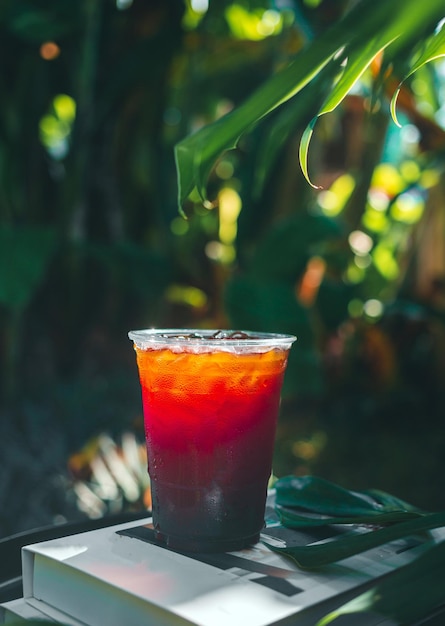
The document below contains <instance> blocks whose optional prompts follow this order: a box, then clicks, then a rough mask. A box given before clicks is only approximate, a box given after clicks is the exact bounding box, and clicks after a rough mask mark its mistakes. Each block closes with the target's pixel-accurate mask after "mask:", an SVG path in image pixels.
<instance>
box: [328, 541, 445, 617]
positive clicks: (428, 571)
mask: <svg viewBox="0 0 445 626" xmlns="http://www.w3.org/2000/svg"><path fill="white" fill-rule="evenodd" d="M444 571H445V541H442V542H440V543H439V544H437V545H435V546H433V547H431V548H430V549H429V550H428V551H427V552H425V553H424V554H422V555H421V556H419V557H417V559H415V560H414V561H412V562H411V563H409V564H407V565H404V566H402V567H401V568H400V569H398V570H396V571H395V572H394V573H393V574H392V575H391V576H389V577H387V578H385V579H383V580H381V581H380V582H378V583H377V584H376V585H375V586H374V587H373V588H372V589H370V590H368V591H366V592H365V593H362V594H360V595H359V596H357V597H356V598H354V599H353V600H351V601H350V602H347V603H346V604H344V605H343V606H341V607H339V608H338V609H336V610H335V611H333V612H332V613H329V614H328V615H326V616H325V617H324V618H323V619H321V620H320V621H319V622H318V623H317V626H327V625H328V624H331V622H333V621H334V620H335V619H336V618H337V617H340V616H341V615H345V614H351V613H361V612H365V611H366V612H368V611H372V612H373V613H378V614H379V615H382V616H385V617H387V618H390V619H395V620H396V621H397V622H398V623H400V624H407V623H409V624H412V623H413V622H417V620H420V619H422V618H424V617H425V616H426V615H428V614H430V613H431V612H432V611H434V610H435V609H437V608H438V607H440V606H441V605H443V603H444V602H445V576H444Z"/></svg>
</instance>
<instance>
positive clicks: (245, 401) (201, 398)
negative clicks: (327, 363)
mask: <svg viewBox="0 0 445 626" xmlns="http://www.w3.org/2000/svg"><path fill="white" fill-rule="evenodd" d="M136 351H137V358H138V366H139V374H140V380H141V386H142V399H143V405H144V415H145V434H146V441H147V452H148V464H149V466H148V467H149V474H150V479H151V486H152V499H153V522H154V526H155V529H156V530H157V531H158V534H159V537H160V538H161V539H162V540H163V541H164V542H165V543H166V544H167V545H169V546H171V547H175V548H178V549H183V550H195V551H196V550H198V551H208V550H235V549H240V548H242V547H245V546H246V545H249V544H252V543H255V541H257V540H258V537H259V532H260V531H261V528H262V527H263V523H264V506H265V499H266V493H267V484H268V480H269V477H270V473H271V465H272V454H273V447H274V438H275V427H276V420H277V415H278V407H279V400H280V391H281V385H282V379H283V375H284V370H285V367H286V362H287V350H270V351H269V352H265V353H256V354H255V353H249V354H233V353H229V352H222V351H221V352H218V351H216V352H212V353H201V354H194V353H191V352H176V353H175V352H172V351H170V350H166V349H156V350H153V349H149V350H139V349H137V350H136Z"/></svg>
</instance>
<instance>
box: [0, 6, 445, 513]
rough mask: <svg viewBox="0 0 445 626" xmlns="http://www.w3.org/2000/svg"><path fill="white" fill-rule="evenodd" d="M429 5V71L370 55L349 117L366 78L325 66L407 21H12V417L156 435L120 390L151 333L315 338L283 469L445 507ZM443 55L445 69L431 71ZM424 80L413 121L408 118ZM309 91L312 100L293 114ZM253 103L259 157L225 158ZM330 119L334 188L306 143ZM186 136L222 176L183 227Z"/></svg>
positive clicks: (0, 178)
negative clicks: (138, 331) (25, 413)
mask: <svg viewBox="0 0 445 626" xmlns="http://www.w3.org/2000/svg"><path fill="white" fill-rule="evenodd" d="M399 4H401V5H404V3H399V2H398V5H399ZM360 5H363V7H365V8H366V11H364V12H363V14H361V12H360V8H361V7H360ZM413 6H414V5H413V2H412V0H410V2H408V3H406V6H404V9H403V12H402V13H401V15H402V16H403V19H404V20H405V21H404V22H403V23H404V24H408V25H409V32H408V30H407V31H406V36H407V37H408V35H409V37H415V38H416V41H417V44H416V49H415V50H414V49H413V50H412V52H413V54H414V53H416V54H418V55H419V56H417V57H415V56H413V55H411V54H410V55H409V58H410V63H409V64H408V62H407V63H406V64H403V63H402V64H401V65H398V64H394V65H393V67H394V68H395V69H394V73H393V74H389V70H390V65H389V63H388V64H387V63H386V61H383V62H382V63H380V65H379V60H380V61H382V59H380V57H379V56H378V55H377V56H376V55H375V54H374V56H373V57H372V61H373V62H372V63H368V61H369V58H368V57H366V56H365V57H360V59H361V61H362V65H361V66H360V67H361V69H363V72H360V75H359V76H357V81H356V82H354V81H350V80H349V79H350V78H351V75H350V74H349V79H348V80H349V82H348V80H347V77H348V74H347V73H344V74H343V76H344V82H343V86H342V88H341V89H340V91H341V96H342V97H341V98H338V99H337V100H336V101H335V104H336V106H335V107H332V109H333V110H332V111H329V112H327V111H325V110H324V107H325V108H326V102H328V103H329V102H330V103H331V104H332V103H333V100H332V98H333V96H332V86H333V81H334V83H335V81H336V80H337V79H338V76H339V71H341V68H342V67H344V65H345V63H346V60H347V59H346V58H345V57H341V56H340V57H338V58H336V59H335V58H334V57H333V58H332V62H329V63H328V64H326V65H324V64H323V63H322V61H323V59H325V56H326V54H332V53H333V51H334V49H337V48H338V47H339V46H340V44H341V41H342V37H343V38H344V37H345V36H346V35H348V38H347V41H346V40H345V43H347V44H348V45H349V46H352V48H350V50H351V51H357V50H358V48H357V46H358V47H360V46H361V45H362V43H363V44H365V43H366V37H372V32H371V30H370V29H372V27H376V24H377V25H378V24H381V23H382V20H384V15H385V14H387V13H388V11H389V10H390V8H389V7H390V3H387V2H385V1H384V0H379V1H373V2H369V1H368V0H365V1H363V0H361V1H358V2H357V1H352V0H351V1H348V0H344V1H342V2H339V1H337V0H335V1H334V0H320V1H314V0H312V1H309V0H286V2H280V3H278V2H272V1H268V0H250V1H243V2H241V1H240V2H231V1H229V0H221V1H219V2H215V1H212V0H210V2H208V3H207V2H205V1H204V0H201V1H198V0H194V1H192V0H187V2H185V1H183V0H162V1H161V0H115V1H113V0H80V1H78V2H74V1H73V0H67V1H65V2H62V3H61V2H56V0H38V1H36V2H33V3H31V4H30V3H29V2H25V0H6V1H5V2H3V3H2V4H1V6H0V52H1V58H2V62H1V66H0V89H1V93H2V98H1V99H0V217H1V225H0V259H1V265H0V320H1V325H0V359H1V363H0V367H1V380H0V382H1V397H2V402H3V403H5V404H7V403H9V405H12V406H13V404H14V402H19V403H20V402H25V401H26V402H30V403H36V404H37V405H38V404H39V403H42V402H47V403H49V404H50V405H51V409H52V410H53V411H54V412H55V413H56V416H55V419H59V420H62V422H63V420H66V423H67V424H68V423H69V425H70V427H69V432H70V437H71V439H70V441H71V443H72V446H73V447H74V448H79V447H80V446H81V445H82V443H83V441H86V440H87V439H88V437H89V436H90V435H93V434H97V432H99V431H102V430H103V428H104V424H109V425H110V430H114V431H115V430H116V429H117V427H118V425H119V424H121V426H122V429H124V428H127V427H129V426H131V425H134V421H133V420H134V418H135V415H134V414H130V413H131V410H130V409H128V416H127V415H123V414H122V406H125V407H127V405H126V402H125V401H123V402H121V396H120V393H121V392H120V390H121V389H127V386H126V384H125V383H122V386H121V387H120V386H119V385H118V384H117V383H115V381H116V378H117V377H119V376H121V377H123V378H125V377H128V378H130V379H131V380H132V381H133V380H134V381H136V376H137V374H136V367H135V363H134V359H133V353H132V350H131V345H130V344H129V342H128V340H127V336H126V333H127V330H129V329H130V328H136V327H146V326H151V325H155V326H163V327H168V326H173V327H187V326H188V327H218V328H220V327H230V326H233V327H235V326H236V327H240V328H241V327H242V328H247V329H252V330H265V331H267V330H270V331H277V332H279V331H281V332H291V333H295V334H296V335H297V336H298V342H297V344H296V345H295V346H294V348H293V350H292V354H291V358H290V363H289V369H288V372H287V376H286V381H285V389H284V401H283V411H282V418H281V420H280V425H279V431H278V439H277V454H276V466H275V471H276V473H277V474H279V475H280V474H284V473H296V474H305V473H312V472H318V473H320V474H322V475H324V476H326V477H328V478H331V479H333V480H335V481H336V482H339V483H341V484H344V485H345V486H349V487H351V488H352V487H354V486H355V487H360V486H369V485H372V486H376V487H380V488H385V489H388V490H389V491H392V492H395V493H398V494H399V495H400V496H401V497H405V498H406V499H408V500H411V501H415V502H416V503H417V504H419V505H423V506H426V507H428V508H432V509H433V508H435V503H439V501H441V503H442V505H445V500H444V496H443V489H442V478H441V476H443V472H444V468H443V463H442V461H441V459H442V458H443V457H444V455H443V453H444V450H445V441H444V436H443V432H444V430H443V415H444V411H443V409H444V401H445V399H444V392H443V389H445V385H444V383H445V381H444V372H445V367H444V363H443V354H445V351H444V350H443V345H444V343H445V332H444V314H445V295H444V294H445V287H444V283H445V212H444V206H445V190H444V176H443V150H444V146H445V131H444V126H445V109H444V106H443V97H444V90H445V70H444V67H445V66H444V64H443V61H442V60H441V57H440V55H441V54H442V53H443V49H442V48H441V47H440V45H439V44H440V41H442V39H441V38H443V33H442V31H441V30H440V29H437V30H436V31H434V26H435V23H436V22H437V19H436V18H437V16H438V14H439V13H440V11H441V10H440V9H438V8H437V7H438V5H437V2H436V0H434V2H433V3H431V6H430V7H429V9H430V10H429V12H425V10H424V9H425V7H424V6H423V5H422V15H423V14H425V15H423V17H422V20H424V21H422V23H420V22H419V24H417V25H416V15H417V13H412V14H410V13H409V9H410V8H412V7H413ZM374 9H375V11H374ZM416 11H417V9H416ZM385 12H386V13H385ZM392 13H394V14H395V13H396V12H395V11H392ZM366 16H368V17H370V18H371V17H372V20H371V21H370V22H369V23H368V22H366V20H365V19H364V18H365V17H366ZM332 29H333V30H332ZM348 29H349V30H348ZM442 30H443V29H442ZM332 32H334V33H335V34H336V38H335V40H334V39H331V37H330V33H332ZM388 32H389V31H388ZM391 32H392V31H391ZM385 33H386V34H388V33H387V32H386V31H385ZM435 33H436V35H437V36H436V35H435ZM349 35H350V36H349ZM352 35H353V37H352ZM432 37H433V39H434V37H435V43H436V44H437V46H438V47H437V50H436V52H437V54H436V56H437V58H435V60H433V61H431V62H429V63H426V64H421V63H419V60H420V61H421V60H422V58H424V57H422V51H421V44H422V42H423V43H426V46H427V47H426V48H425V49H424V53H425V54H426V57H428V58H429V57H431V56H432V52H431V50H432V47H431V46H432V44H431V38H432ZM351 38H352V39H351ZM335 46H337V48H335ZM354 46H356V47H354ZM371 48H372V51H374V52H375V47H374V45H373V46H371ZM360 49H361V48H360ZM379 50H380V48H379ZM392 50H393V52H394V54H393V56H390V57H388V58H389V60H392V61H394V60H395V58H396V52H397V54H398V56H397V60H398V62H399V61H401V59H402V57H403V54H404V52H403V50H402V51H401V50H400V48H397V47H396V48H393V49H392ZM425 50H426V52H425ZM334 56H335V55H334ZM359 56H360V55H359ZM317 59H318V61H317ZM314 60H315V61H317V62H318V63H319V64H322V65H323V71H322V72H317V71H313V70H314V67H312V63H313V62H314ZM292 62H294V65H293V66H291V67H293V68H294V70H295V71H296V72H297V73H296V74H295V72H294V70H289V69H286V68H289V67H290V66H289V63H290V64H292ZM416 62H417V65H416ZM342 63H343V65H342ZM417 66H418V69H417V71H416V72H415V73H414V74H411V75H409V76H408V77H407V79H406V80H405V81H404V82H403V84H402V85H401V87H400V92H399V93H398V99H397V106H396V111H397V119H398V121H399V122H400V124H401V127H399V126H397V125H396V123H395V121H393V120H392V119H391V108H390V101H391V98H392V96H393V94H394V93H395V91H396V89H397V86H398V85H399V83H400V81H401V79H402V77H403V76H405V75H407V74H409V71H410V68H411V67H417ZM318 67H319V66H318V65H317V68H318ZM283 76H284V77H285V78H286V80H283ZM306 79H307V82H305V80H306ZM383 79H385V80H383ZM386 79H388V80H386ZM290 80H295V81H297V82H298V81H300V82H301V84H303V83H304V88H303V89H301V90H300V91H299V93H298V94H296V95H295V93H292V94H291V95H292V96H293V97H288V96H289V95H290V91H289V89H290V87H289V85H290V82H289V81H290ZM269 81H272V82H269ZM382 81H383V82H382ZM349 83H350V84H349ZM265 85H269V87H265ZM270 85H272V87H270ZM277 85H278V86H280V89H281V90H282V91H281V92H278V91H275V87H274V86H277ZM346 86H347V87H348V88H347V89H346ZM291 91H292V90H291ZM280 93H281V95H282V96H283V101H282V102H280V103H279V106H276V107H275V106H274V103H275V104H277V102H276V101H277V98H279V96H280ZM338 93H340V92H337V95H338ZM258 94H262V97H264V98H265V99H264V100H263V101H261V98H258ZM259 101H260V105H261V106H259V108H255V107H254V108H253V114H252V109H249V107H251V106H252V103H255V102H256V103H258V102H259ZM245 103H248V107H247V109H249V115H246V116H244V117H243V124H244V125H245V126H246V128H244V127H243V128H242V130H243V133H242V137H241V139H240V140H239V141H238V143H237V148H236V149H234V150H229V151H225V150H223V151H222V152H219V151H218V150H216V151H215V146H214V145H211V144H210V143H206V141H204V142H203V143H200V142H201V139H200V137H201V138H202V137H204V139H206V138H209V137H210V135H207V133H208V132H209V131H208V129H209V128H216V129H217V131H216V132H217V136H218V142H219V143H218V142H217V144H218V146H219V147H221V146H224V147H227V146H228V145H232V144H233V139H234V137H232V136H229V135H227V134H226V130H225V126H224V124H225V123H226V122H225V121H224V120H227V114H228V115H229V120H230V119H232V120H233V117H234V115H235V114H234V113H233V112H234V111H236V110H238V107H239V108H240V109H241V111H244V112H245V111H246V105H245ZM328 108H329V107H328ZM266 112H267V115H264V117H263V118H262V119H261V122H260V123H250V122H252V120H253V118H254V117H255V115H256V116H257V117H261V116H262V115H263V113H266ZM318 113H323V115H321V117H320V118H319V120H318V122H317V124H316V126H315V127H313V128H314V132H313V134H312V137H311V143H310V147H309V146H308V152H307V158H308V161H309V162H308V167H309V171H310V175H311V180H313V181H314V182H315V183H316V185H317V186H319V189H314V188H313V187H311V186H310V185H309V184H308V182H307V180H306V179H305V177H304V175H303V172H302V171H301V168H300V167H299V159H300V156H301V155H300V153H299V149H300V145H301V139H302V137H303V136H304V131H305V129H307V128H312V127H311V120H313V119H314V117H315V116H317V114H318ZM243 115H244V114H243ZM235 119H236V118H235ZM249 120H250V122H249ZM206 129H207V130H206ZM232 130H233V129H232ZM239 130H240V127H239V126H236V128H235V130H234V134H235V135H237V133H238V131H239ZM235 131H236V132H235ZM218 133H220V134H219V135H218ZM193 137H194V138H195V139H193ZM198 140H199V141H198ZM187 141H190V142H192V143H193V141H195V143H196V145H199V146H200V147H201V149H202V151H203V153H204V155H205V158H206V159H208V160H207V161H206V163H207V165H206V167H205V168H204V169H205V172H204V174H205V175H206V176H204V178H205V192H206V196H207V197H208V198H209V200H208V201H206V202H204V203H203V202H202V199H201V198H200V197H199V194H196V192H195V193H194V194H193V193H192V195H191V196H190V197H189V198H188V199H187V201H185V202H184V204H183V210H184V212H185V213H186V215H187V219H184V218H183V217H182V216H181V215H180V214H179V212H178V203H177V197H178V187H177V179H176V167H175V159H174V149H175V146H176V147H177V146H178V145H184V143H183V142H187ZM227 142H228V143H227ZM218 146H217V147H218ZM206 150H207V151H208V152H206ZM215 155H216V158H215V160H214V161H213V160H212V159H213V157H214V156H215ZM210 161H212V162H211V165H210ZM196 166H197V163H196V162H193V161H189V162H188V166H187V167H188V168H189V169H188V175H190V176H191V177H193V176H194V175H195V174H196V170H195V169H194V168H195V167H196ZM202 174H203V172H201V173H200V177H201V179H203V176H202ZM207 175H208V176H207ZM201 179H200V180H201ZM187 191H192V189H188V190H187ZM201 191H202V189H201ZM107 380H108V381H112V382H111V383H110V382H108V383H106V381H107ZM128 389H130V390H131V393H133V392H134V390H135V389H136V382H135V384H134V385H133V384H129V385H128ZM122 393H124V392H122ZM115 395H117V396H119V398H118V401H116V403H114V402H113V401H112V399H113V398H114V397H115ZM95 401H96V402H97V406H95V404H94V403H95ZM138 402H139V397H136V396H135V397H134V407H135V409H134V413H137V412H138V411H139V410H140V409H139V404H138ZM126 410H127V409H126ZM79 433H81V435H80V434H79ZM82 440H83V441H82ZM432 476H434V477H435V480H434V481H433V480H431V477H432ZM438 476H439V478H438Z"/></svg>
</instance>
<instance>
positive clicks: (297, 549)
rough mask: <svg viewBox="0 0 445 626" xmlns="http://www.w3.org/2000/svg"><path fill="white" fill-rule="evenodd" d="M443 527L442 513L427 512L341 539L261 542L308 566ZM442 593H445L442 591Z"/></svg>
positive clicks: (325, 563)
mask: <svg viewBox="0 0 445 626" xmlns="http://www.w3.org/2000/svg"><path fill="white" fill-rule="evenodd" d="M442 526H445V512H444V511H442V512H440V513H430V514H427V515H424V516H422V517H419V518H416V519H410V520H408V521H405V522H399V523H398V524H393V525H391V526H386V527H383V528H379V529H377V530H370V531H368V532H364V533H360V534H355V533H351V534H346V535H343V536H341V537H340V538H336V539H332V540H329V541H325V542H323V543H312V544H309V545H306V546H292V547H288V546H286V547H281V546H280V547H278V546H274V545H271V544H269V543H268V542H267V541H265V540H264V539H263V541H264V543H265V544H266V545H267V546H268V547H269V548H270V549H271V550H274V551H275V552H278V553H280V554H284V555H286V556H289V557H291V558H292V559H293V560H294V561H295V562H296V563H297V565H298V566H299V567H302V568H304V569H311V568H317V567H322V566H324V565H329V564H331V563H335V562H336V561H341V560H343V559H346V558H348V557H350V556H354V555H356V554H360V553H361V552H365V551H366V550H371V549H372V548H377V547H379V546H381V545H384V544H385V543H389V542H391V541H395V540H397V539H403V538H405V537H409V536H411V535H415V534H417V533H422V532H424V531H427V530H432V529H433V528H440V527H442ZM444 593H445V592H444Z"/></svg>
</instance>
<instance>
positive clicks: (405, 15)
mask: <svg viewBox="0 0 445 626" xmlns="http://www.w3.org/2000/svg"><path fill="white" fill-rule="evenodd" d="M442 17H443V1H442V0H430V2H429V3H428V5H426V4H422V5H421V6H419V3H418V2H417V0H393V2H392V3H391V4H388V3H386V2H376V1H375V0H361V1H360V2H358V3H357V4H356V5H355V6H354V7H353V8H352V9H351V10H350V11H349V12H347V13H346V14H345V16H344V17H343V18H342V19H341V20H339V21H338V22H334V23H333V24H332V26H331V27H330V28H328V29H327V30H326V31H324V32H323V33H322V34H320V35H319V36H317V38H316V39H314V40H313V41H311V42H310V43H309V44H308V45H307V46H306V47H305V48H303V49H302V50H300V51H299V52H298V54H297V55H296V56H295V57H294V58H293V60H292V61H291V63H289V65H287V66H286V67H285V68H284V69H283V70H282V71H280V72H278V73H276V74H273V75H272V76H271V77H270V78H269V79H268V80H266V82H264V83H263V84H262V85H261V86H260V87H259V88H258V89H257V90H256V92H254V93H253V94H252V95H251V96H250V97H248V98H247V100H245V101H244V103H242V104H241V105H240V106H238V107H237V108H235V109H234V110H232V111H231V112H230V113H228V114H227V115H226V116H225V117H223V118H220V119H219V120H217V121H216V122H213V123H212V124H209V125H208V126H206V127H204V128H202V129H201V130H199V131H197V132H196V133H195V134H194V135H191V136H188V137H186V138H185V139H183V140H182V141H180V142H179V143H178V144H176V146H175V160H176V169H177V177H178V203H179V206H180V208H181V207H182V204H183V203H184V202H185V201H186V200H187V198H188V197H189V195H190V194H191V193H192V192H193V190H195V189H196V191H197V192H198V193H199V196H200V198H201V200H202V201H203V202H206V201H207V190H206V186H207V181H208V178H209V176H210V174H211V172H212V169H213V167H214V166H215V164H216V162H217V160H218V159H219V157H220V156H221V155H222V153H223V152H225V151H227V150H230V149H233V148H235V147H236V146H237V143H238V141H239V139H240V137H241V136H242V135H243V134H244V133H245V132H248V131H250V130H252V128H253V127H254V126H255V125H256V124H257V123H258V122H259V121H260V120H262V119H263V118H264V117H265V116H266V115H268V114H269V113H270V112H272V111H273V110H275V109H276V108H277V107H279V106H280V105H281V104H283V103H285V102H287V101H289V100H290V99H291V98H293V97H294V96H296V95H297V94H299V93H300V92H301V91H302V90H303V89H304V88H305V87H306V86H307V85H308V84H309V83H310V82H311V81H312V80H313V79H314V78H315V77H317V76H318V75H319V74H322V75H323V74H324V73H325V72H326V71H331V68H332V63H331V61H333V62H338V59H337V56H338V55H339V51H341V55H342V58H343V59H348V62H347V65H346V67H345V69H344V71H343V73H342V74H341V75H340V78H339V79H338V80H337V82H335V81H333V83H332V90H331V93H330V95H328V96H327V98H326V100H325V101H324V103H323V104H322V105H321V107H320V106H319V103H318V102H316V101H315V100H314V109H315V111H314V113H315V114H316V117H318V116H319V115H320V114H322V113H325V112H328V111H332V110H333V109H335V108H336V107H337V106H338V105H339V104H340V102H342V100H343V99H344V97H345V96H346V94H347V93H348V91H349V90H350V88H351V87H352V85H353V84H354V83H355V82H356V81H357V80H358V79H359V78H360V76H361V75H362V74H363V73H364V72H365V70H366V68H367V67H368V66H369V64H370V63H371V62H372V61H373V59H374V58H375V57H376V55H378V54H379V52H380V51H381V50H383V49H387V50H388V52H389V55H390V59H391V60H392V61H393V62H394V60H396V59H397V58H398V57H397V55H399V56H400V57H402V56H403V55H406V50H407V49H409V48H410V47H411V48H413V47H414V46H415V45H416V44H417V42H418V39H419V33H423V36H426V34H428V33H429V32H431V31H432V28H433V27H434V24H435V23H437V22H438V21H439V20H440V19H441V18H442ZM442 30H443V29H442ZM442 30H440V31H438V32H437V33H436V34H435V36H434V37H432V38H431V39H430V41H429V42H428V44H427V46H426V48H425V50H424V53H423V54H422V55H421V57H420V58H419V59H418V60H417V62H416V64H415V66H414V67H420V65H422V64H424V63H425V62H427V60H430V59H431V58H434V57H437V56H438V55H439V54H442V52H441V47H440V46H442V45H443V33H442ZM440 42H442V43H440ZM410 71H413V68H412V67H411V68H410ZM317 109H318V111H319V113H316V111H317ZM297 122H298V123H300V124H301V126H302V128H304V126H305V125H306V124H307V118H306V117H305V116H304V117H303V116H302V117H301V118H299V119H298V120H297V119H296V120H294V125H296V123H297ZM314 123H315V122H314V119H313V120H312V122H311V123H310V124H309V127H308V128H307V129H306V132H305V133H304V135H303V140H302V145H301V147H300V159H301V167H302V169H303V172H304V175H305V177H306V179H307V180H308V181H309V176H308V169H307V152H308V147H309V143H310V139H311V136H312V133H313V129H314ZM311 184H312V183H311ZM313 186H314V185H313Z"/></svg>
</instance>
